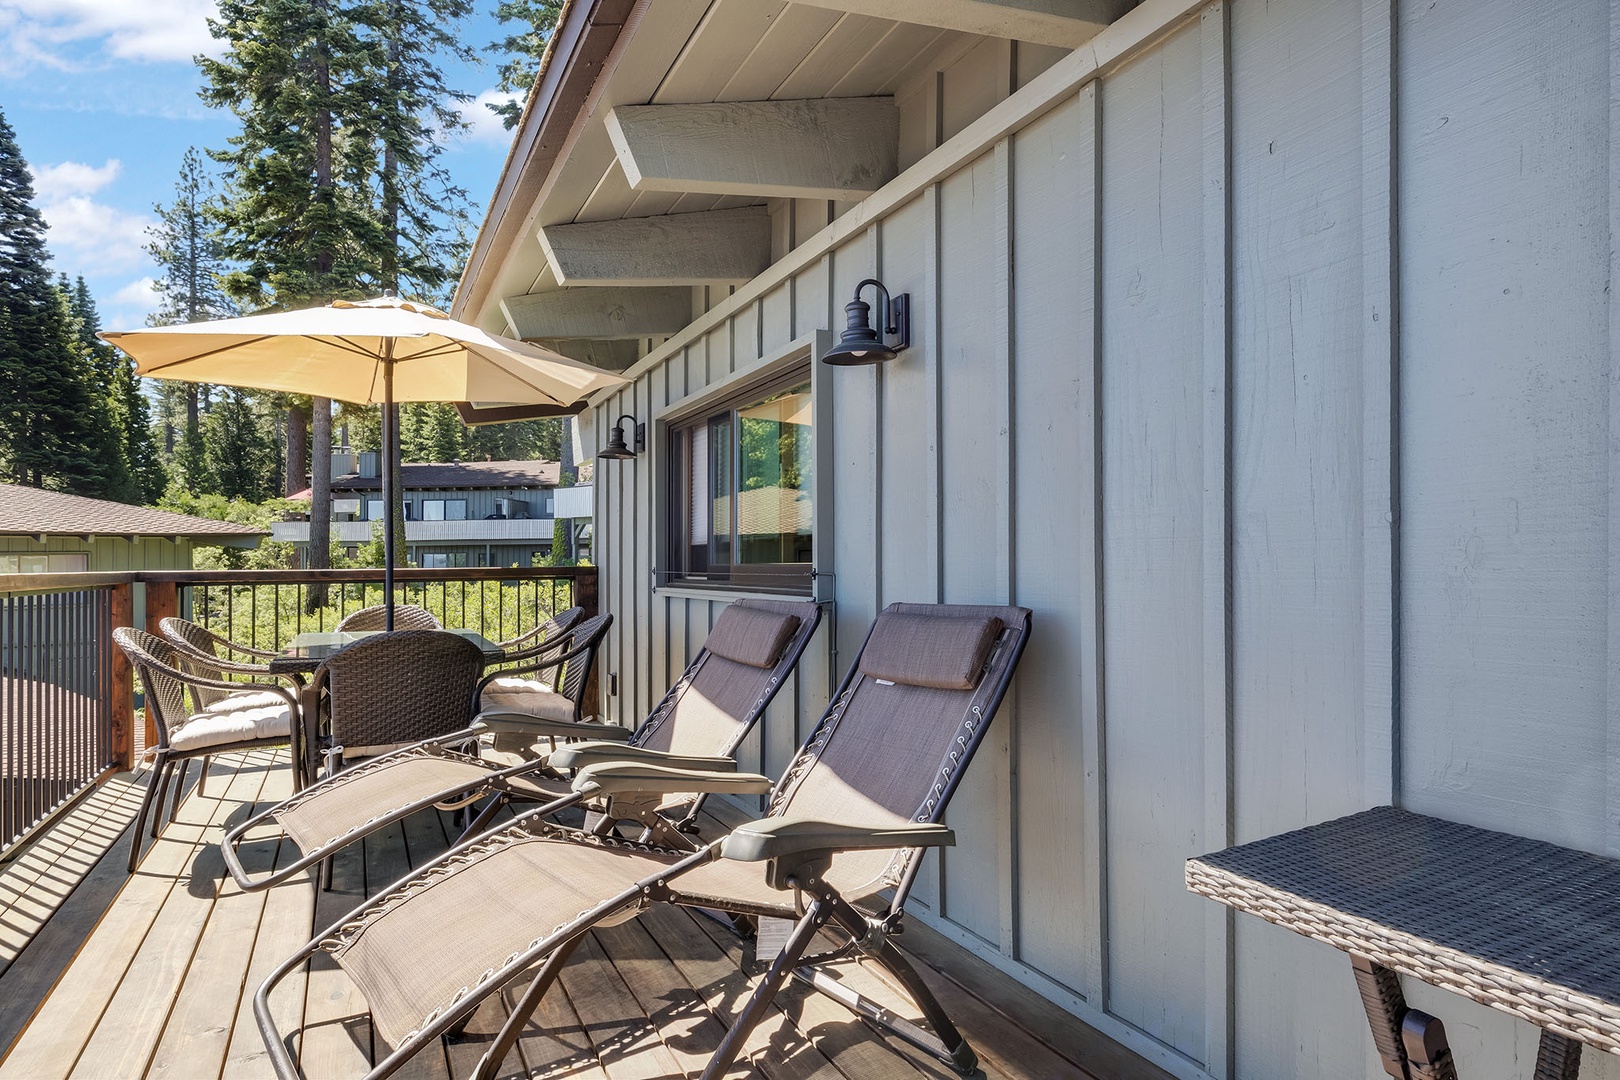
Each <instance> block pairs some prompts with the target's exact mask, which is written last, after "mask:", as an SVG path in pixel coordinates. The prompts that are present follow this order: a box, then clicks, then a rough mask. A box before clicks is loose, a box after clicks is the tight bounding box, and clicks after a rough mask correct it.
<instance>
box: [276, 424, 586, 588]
mask: <svg viewBox="0 0 1620 1080" xmlns="http://www.w3.org/2000/svg"><path fill="white" fill-rule="evenodd" d="M332 468H333V472H334V475H333V477H332V522H333V526H332V539H333V540H334V541H336V542H337V543H339V544H343V545H345V546H346V547H348V548H349V549H350V550H351V551H352V550H353V549H355V548H356V547H358V546H359V545H360V544H364V543H366V542H368V541H370V540H371V538H372V533H373V530H374V529H375V528H380V527H381V523H382V521H383V520H384V518H385V517H386V514H385V512H384V509H383V497H382V475H381V472H382V470H381V467H380V461H379V455H377V454H376V453H369V452H368V453H361V454H348V453H337V454H333V455H332ZM559 472H560V466H559V465H558V463H557V462H555V461H455V462H450V463H448V464H408V465H406V466H404V468H403V470H402V474H401V478H400V479H401V487H402V488H403V490H404V497H405V545H406V551H405V557H406V559H407V560H408V561H410V562H411V563H414V564H415V565H417V566H421V567H425V568H428V569H442V568H446V567H454V566H514V565H515V566H529V565H531V564H532V563H533V561H534V559H535V558H537V557H538V556H540V555H543V554H545V553H546V552H548V551H550V550H551V541H552V537H553V535H554V522H555V519H556V518H557V517H559V516H562V517H564V518H568V519H570V520H571V522H572V527H573V528H574V530H575V535H576V537H581V536H585V535H588V527H589V523H590V522H589V519H590V486H589V485H588V484H586V485H581V486H578V487H576V488H563V489H561V490H559V489H558V487H557V481H558V475H559ZM585 472H586V475H587V476H588V475H589V467H588V466H587V467H586V470H585ZM579 491H582V492H584V498H583V499H581V498H580V496H579V494H577V492H579ZM293 498H294V499H301V500H307V499H308V498H309V492H308V491H307V490H306V491H302V492H299V493H298V494H297V495H294V496H293ZM559 500H561V502H562V505H561V507H560V509H559V506H558V501H559ZM271 537H272V538H273V539H275V540H280V541H286V542H291V543H294V544H297V545H300V547H301V548H302V546H304V545H307V544H308V543H309V520H308V515H307V514H305V515H304V517H303V520H297V521H279V522H276V523H274V524H273V525H272V526H271ZM576 550H577V548H576Z"/></svg>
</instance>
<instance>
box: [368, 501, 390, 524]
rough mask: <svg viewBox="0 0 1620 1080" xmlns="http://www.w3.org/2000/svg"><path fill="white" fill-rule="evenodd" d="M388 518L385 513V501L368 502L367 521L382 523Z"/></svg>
mask: <svg viewBox="0 0 1620 1080" xmlns="http://www.w3.org/2000/svg"><path fill="white" fill-rule="evenodd" d="M386 516H387V515H385V514H384V513H383V501H382V500H381V499H367V500H366V520H367V521H381V520H382V519H383V518H384V517H386Z"/></svg>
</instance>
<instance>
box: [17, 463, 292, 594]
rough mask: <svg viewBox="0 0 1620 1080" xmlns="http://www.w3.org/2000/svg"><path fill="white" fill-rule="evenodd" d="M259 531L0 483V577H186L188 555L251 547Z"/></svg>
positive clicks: (257, 537)
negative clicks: (131, 573) (168, 573)
mask: <svg viewBox="0 0 1620 1080" xmlns="http://www.w3.org/2000/svg"><path fill="white" fill-rule="evenodd" d="M263 536H264V532H263V530H261V529H255V528H253V527H251V526H248V525H237V524H235V523H233V522H229V521H215V520H213V519H211V518H200V517H191V516H190V515H187V514H175V513H170V512H169V511H167V510H155V509H153V508H152V507H150V506H130V505H128V504H127V503H120V502H110V501H108V500H106V499H87V498H84V497H83V496H80V495H67V494H64V493H62V492H60V491H42V490H40V489H39V488H32V487H22V486H19V485H16V484H0V574H44V573H51V574H62V573H72V572H75V571H78V572H83V571H122V570H189V569H190V568H191V554H192V548H194V547H197V546H204V547H208V546H212V547H236V548H251V547H257V546H258V544H259V540H260V538H261V537H263Z"/></svg>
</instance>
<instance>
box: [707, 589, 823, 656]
mask: <svg viewBox="0 0 1620 1080" xmlns="http://www.w3.org/2000/svg"><path fill="white" fill-rule="evenodd" d="M798 629H799V617H798V616H797V615H778V614H777V613H776V612H774V611H761V610H759V609H758V608H746V607H743V606H741V605H740V604H732V605H730V606H729V607H727V608H726V609H725V610H724V611H722V612H721V613H720V617H719V618H718V619H716V620H714V629H713V630H710V631H709V640H707V641H705V642H704V643H703V647H704V648H705V649H708V650H709V651H710V652H712V653H714V654H715V655H716V656H723V657H725V658H726V659H727V660H735V661H736V662H737V663H739V664H747V665H748V666H749V667H757V668H768V667H770V666H771V665H773V664H775V663H776V661H777V660H778V659H780V657H781V655H782V650H783V649H785V648H787V643H788V641H789V640H790V639H791V638H792V637H793V633H794V631H796V630H798Z"/></svg>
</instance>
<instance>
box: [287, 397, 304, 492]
mask: <svg viewBox="0 0 1620 1080" xmlns="http://www.w3.org/2000/svg"><path fill="white" fill-rule="evenodd" d="M309 417H310V412H309V410H308V409H306V408H304V407H303V406H302V405H289V406H288V407H287V470H286V472H285V474H284V475H283V477H282V485H281V493H282V494H283V495H287V496H292V495H296V494H298V493H299V492H300V491H303V490H304V477H305V476H308V475H309V473H310V467H309Z"/></svg>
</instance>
